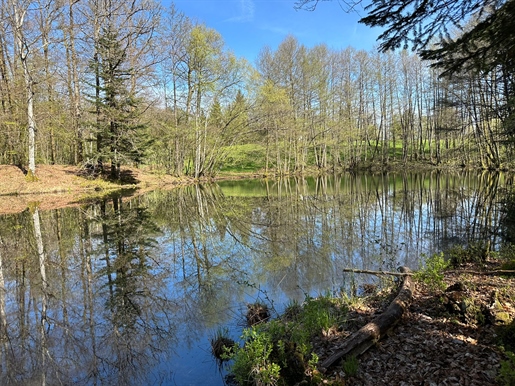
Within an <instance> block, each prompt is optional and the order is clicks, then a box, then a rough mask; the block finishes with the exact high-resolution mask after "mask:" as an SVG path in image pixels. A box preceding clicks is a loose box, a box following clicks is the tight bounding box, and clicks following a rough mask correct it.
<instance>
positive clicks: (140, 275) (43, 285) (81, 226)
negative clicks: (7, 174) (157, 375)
mask: <svg viewBox="0 0 515 386" xmlns="http://www.w3.org/2000/svg"><path fill="white" fill-rule="evenodd" d="M124 204H125V203H122V202H121V200H120V199H116V201H114V200H113V202H112V204H109V203H105V205H102V204H99V205H94V206H90V207H84V208H82V209H81V210H77V209H60V210H56V211H47V212H41V211H40V210H38V208H37V206H34V207H33V209H32V210H31V211H26V212H24V213H22V214H19V215H12V216H2V217H0V287H1V290H0V350H1V353H0V355H1V358H2V361H1V362H0V384H2V385H10V384H28V383H37V384H49V385H53V384H79V385H80V384H124V385H130V384H138V385H139V384H146V383H152V382H153V380H155V379H153V378H152V377H154V375H152V374H151V373H150V372H151V371H152V368H153V365H154V364H156V361H157V360H158V359H157V358H158V356H159V355H161V354H162V353H165V352H169V351H170V352H171V346H172V345H173V344H174V342H176V335H175V334H176V331H177V329H176V328H175V320H174V318H173V315H174V312H175V310H176V305H175V303H174V301H173V299H171V297H170V296H168V294H167V291H166V286H165V285H163V283H164V282H165V276H166V273H163V272H162V270H161V267H160V266H159V262H158V259H159V257H158V256H155V254H156V252H157V251H156V250H155V248H154V242H153V241H152V240H154V239H155V237H156V236H157V235H158V233H157V227H156V226H155V225H154V224H153V222H152V221H151V220H150V218H149V216H148V211H146V209H142V208H141V207H139V206H138V205H137V202H135V201H132V202H131V203H129V205H127V206H126V207H125V206H122V205H124ZM103 208H104V209H105V210H104V211H103V210H102V209H103ZM102 214H105V215H104V216H102ZM97 220H98V222H97ZM102 221H104V222H105V224H104V225H105V227H103V226H102V225H103V222H102ZM104 230H105V231H106V233H105V234H106V236H107V246H105V245H104V232H103V231H104ZM97 236H98V237H97ZM99 249H101V250H102V255H101V256H99V255H97V252H96V251H97V250H99ZM106 250H107V251H108V258H109V265H110V267H111V269H110V270H108V269H107V268H106V267H107V266H108V264H107V261H105V260H101V259H100V258H101V257H104V258H105V254H104V252H105V251H106ZM108 276H110V277H111V280H110V279H109V278H108ZM104 279H105V280H104ZM111 295H112V296H111Z"/></svg>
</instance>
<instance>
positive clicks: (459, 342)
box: [316, 267, 515, 386]
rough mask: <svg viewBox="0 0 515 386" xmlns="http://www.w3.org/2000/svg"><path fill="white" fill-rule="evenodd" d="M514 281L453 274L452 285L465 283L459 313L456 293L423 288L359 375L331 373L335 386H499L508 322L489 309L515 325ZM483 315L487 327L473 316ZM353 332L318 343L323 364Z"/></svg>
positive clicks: (363, 316)
mask: <svg viewBox="0 0 515 386" xmlns="http://www.w3.org/2000/svg"><path fill="white" fill-rule="evenodd" d="M489 268H490V269H491V268H492V267H489ZM512 280H513V279H511V278H503V277H498V276H486V275H472V274H463V275H461V274H459V273H458V272H454V273H447V274H446V278H445V282H446V284H447V286H452V285H453V284H454V285H456V283H461V284H460V285H459V286H458V289H460V290H461V291H455V292H457V293H458V295H459V296H461V303H460V300H459V299H460V298H459V297H458V307H455V309H454V311H453V306H454V304H453V300H452V299H451V300H449V299H448V298H449V297H451V298H452V296H451V295H449V294H452V292H453V291H450V292H441V291H436V292H434V291H430V290H429V289H428V288H427V287H425V286H424V285H423V284H420V283H417V290H416V292H415V294H414V299H413V302H412V304H411V306H410V308H409V311H408V312H407V313H406V314H405V315H404V317H403V318H402V320H401V322H400V323H399V324H398V325H397V326H396V327H395V328H394V329H393V331H392V332H391V334H390V335H389V336H388V337H387V338H385V339H383V340H381V341H380V342H379V343H378V344H377V345H376V346H374V347H372V348H371V349H370V350H369V351H367V352H366V353H365V354H363V355H362V356H361V357H359V369H358V373H357V375H356V376H354V377H349V376H347V375H346V374H345V373H344V371H343V369H342V366H341V365H339V366H338V367H334V368H331V369H329V370H328V373H327V374H326V375H327V376H328V377H329V379H330V380H331V381H332V384H342V385H367V386H368V385H400V386H408V385H424V386H440V385H477V386H484V385H497V384H498V383H497V376H498V372H499V368H500V363H501V361H503V360H505V357H504V355H503V353H502V351H501V350H500V348H499V347H498V343H499V340H498V336H497V331H498V326H499V325H502V324H503V323H506V320H498V319H496V316H495V315H496V313H495V312H494V311H492V312H491V315H490V314H489V311H488V310H491V309H493V308H497V311H499V310H500V311H502V313H503V314H505V315H509V319H510V320H513V318H514V317H515V309H514V308H513V306H512V301H513V299H515V289H512ZM454 287H455V288H456V286H454ZM450 289H451V290H452V289H453V288H450ZM454 295H455V294H454ZM390 300H391V299H390ZM465 301H466V302H467V303H468V306H467V308H468V309H467V310H466V312H462V310H461V309H460V308H459V305H460V304H465V303H464V302H465ZM449 304H450V305H449ZM386 306H387V301H384V302H383V303H381V304H376V307H372V308H371V309H369V310H366V312H363V309H362V310H360V312H359V313H354V314H353V316H352V317H351V318H354V319H355V320H357V321H358V323H357V324H359V325H363V324H365V323H367V322H368V321H370V320H371V319H372V317H373V316H374V314H377V313H379V312H382V310H384V308H385V307H386ZM478 310H480V311H481V315H484V314H486V319H485V320H483V321H482V322H481V323H479V322H478V320H476V319H475V318H473V317H471V316H470V315H471V314H472V315H474V314H475V313H477V312H478ZM357 328H359V326H357V327H356V329H357ZM353 330H355V329H351V331H349V329H346V331H340V332H334V331H333V333H332V334H326V335H329V336H326V337H323V338H322V339H321V340H320V341H319V342H317V344H316V351H317V354H318V355H319V357H320V359H321V360H323V359H324V358H326V357H328V356H329V355H331V354H332V353H333V352H334V351H335V350H337V349H338V347H339V346H340V345H341V342H342V341H343V340H344V339H345V337H346V336H348V335H349V334H350V333H351V332H353Z"/></svg>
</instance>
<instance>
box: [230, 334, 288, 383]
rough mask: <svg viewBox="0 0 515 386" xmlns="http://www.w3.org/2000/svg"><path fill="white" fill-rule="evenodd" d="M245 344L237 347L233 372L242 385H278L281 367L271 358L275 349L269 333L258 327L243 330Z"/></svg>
mask: <svg viewBox="0 0 515 386" xmlns="http://www.w3.org/2000/svg"><path fill="white" fill-rule="evenodd" d="M243 338H244V339H245V345H244V346H243V347H240V348H236V350H235V352H234V355H233V356H232V358H233V359H234V362H233V364H232V366H231V372H232V373H233V374H234V377H235V378H236V380H237V381H238V383H239V384H240V385H247V384H249V385H251V384H258V385H277V384H278V380H279V376H280V374H279V372H280V370H281V367H280V366H279V365H278V364H277V363H275V362H273V361H272V359H271V358H270V356H271V354H272V350H273V344H272V340H271V337H270V335H269V334H267V333H262V332H260V331H259V329H258V328H257V327H251V328H247V329H245V330H244V331H243Z"/></svg>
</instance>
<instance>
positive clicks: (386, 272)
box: [343, 268, 413, 277]
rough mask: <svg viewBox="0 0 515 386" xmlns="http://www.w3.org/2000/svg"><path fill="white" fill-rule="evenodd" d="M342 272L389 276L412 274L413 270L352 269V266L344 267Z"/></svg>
mask: <svg viewBox="0 0 515 386" xmlns="http://www.w3.org/2000/svg"><path fill="white" fill-rule="evenodd" d="M343 272H354V273H368V274H370V275H376V276H380V275H391V276H400V277H405V276H413V272H411V271H410V272H391V271H372V270H368V269H353V268H344V269H343Z"/></svg>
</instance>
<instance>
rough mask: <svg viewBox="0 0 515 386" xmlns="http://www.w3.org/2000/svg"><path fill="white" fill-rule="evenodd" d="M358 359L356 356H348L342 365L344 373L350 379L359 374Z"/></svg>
mask: <svg viewBox="0 0 515 386" xmlns="http://www.w3.org/2000/svg"><path fill="white" fill-rule="evenodd" d="M358 365H359V362H358V359H357V358H356V356H355V355H351V356H348V357H347V358H345V360H344V361H343V364H342V368H343V371H344V372H345V374H346V375H348V376H349V377H354V376H355V375H356V374H357V373H358Z"/></svg>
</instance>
